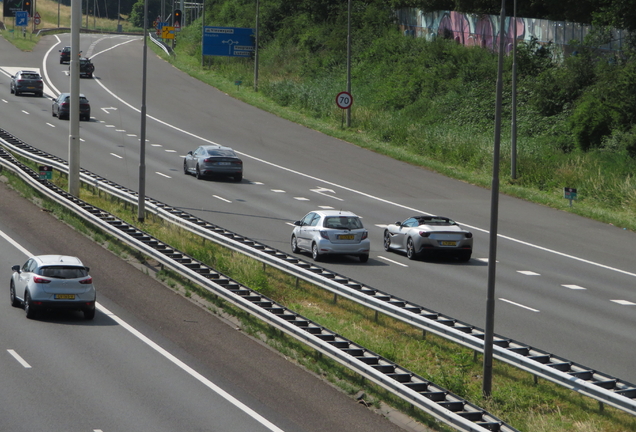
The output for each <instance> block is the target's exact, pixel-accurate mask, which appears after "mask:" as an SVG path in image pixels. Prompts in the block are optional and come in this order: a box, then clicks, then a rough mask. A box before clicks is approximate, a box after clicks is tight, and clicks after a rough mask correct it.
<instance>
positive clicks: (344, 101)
mask: <svg viewBox="0 0 636 432" xmlns="http://www.w3.org/2000/svg"><path fill="white" fill-rule="evenodd" d="M351 104H353V96H351V94H350V93H349V92H346V91H344V92H340V93H338V96H336V105H338V108H342V109H348V108H350V107H351Z"/></svg>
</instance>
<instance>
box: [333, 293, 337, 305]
mask: <svg viewBox="0 0 636 432" xmlns="http://www.w3.org/2000/svg"><path fill="white" fill-rule="evenodd" d="M333 302H334V303H338V294H335V293H334V295H333Z"/></svg>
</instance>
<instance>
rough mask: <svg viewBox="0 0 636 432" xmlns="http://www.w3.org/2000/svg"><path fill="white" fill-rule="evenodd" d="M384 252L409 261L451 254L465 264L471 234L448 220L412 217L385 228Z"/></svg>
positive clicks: (470, 253)
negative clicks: (399, 253) (393, 252)
mask: <svg viewBox="0 0 636 432" xmlns="http://www.w3.org/2000/svg"><path fill="white" fill-rule="evenodd" d="M384 250H386V251H391V250H394V251H401V252H404V253H406V256H407V257H408V259H411V260H412V259H415V258H417V257H418V256H426V257H432V256H434V255H450V256H454V257H456V258H457V259H459V260H460V261H468V260H470V257H471V255H472V252H473V234H472V233H471V232H470V231H467V230H465V229H463V228H461V227H460V226H459V225H457V223H456V222H455V221H454V220H451V219H449V218H447V217H442V216H413V217H410V218H408V219H406V220H405V221H404V222H399V221H398V222H396V223H394V224H390V225H388V226H387V227H386V229H385V230H384Z"/></svg>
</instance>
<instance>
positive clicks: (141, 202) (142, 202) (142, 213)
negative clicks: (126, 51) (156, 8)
mask: <svg viewBox="0 0 636 432" xmlns="http://www.w3.org/2000/svg"><path fill="white" fill-rule="evenodd" d="M143 19H144V51H143V72H142V74H143V76H142V80H141V132H140V134H139V138H140V140H139V194H138V202H137V220H138V221H139V222H143V221H144V219H145V218H146V64H147V58H148V42H147V40H148V0H145V1H144V18H143Z"/></svg>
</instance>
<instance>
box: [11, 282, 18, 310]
mask: <svg viewBox="0 0 636 432" xmlns="http://www.w3.org/2000/svg"><path fill="white" fill-rule="evenodd" d="M9 293H10V294H11V306H13V307H18V306H20V300H18V298H17V297H16V296H15V285H14V284H13V280H12V281H11V287H10V288H9Z"/></svg>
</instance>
